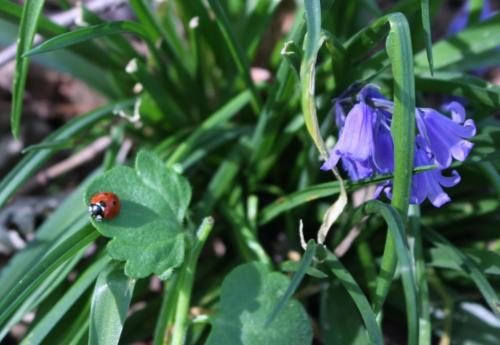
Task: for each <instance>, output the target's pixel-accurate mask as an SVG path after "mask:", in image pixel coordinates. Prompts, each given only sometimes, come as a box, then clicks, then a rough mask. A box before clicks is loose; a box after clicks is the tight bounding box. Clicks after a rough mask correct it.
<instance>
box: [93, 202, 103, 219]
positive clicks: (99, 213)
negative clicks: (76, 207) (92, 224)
mask: <svg viewBox="0 0 500 345" xmlns="http://www.w3.org/2000/svg"><path fill="white" fill-rule="evenodd" d="M89 213H90V216H91V217H92V218H94V219H95V220H96V221H98V222H100V221H101V220H103V218H104V207H103V206H102V205H101V204H100V203H98V204H90V205H89Z"/></svg>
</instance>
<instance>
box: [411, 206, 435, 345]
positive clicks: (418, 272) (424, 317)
mask: <svg viewBox="0 0 500 345" xmlns="http://www.w3.org/2000/svg"><path fill="white" fill-rule="evenodd" d="M408 214H409V216H410V219H409V225H410V235H411V236H412V238H413V255H414V257H415V278H416V279H415V280H416V282H417V288H418V309H419V329H418V333H419V336H418V341H419V345H430V344H431V342H432V339H431V336H432V326H431V315H430V305H429V286H428V283H427V272H426V267H425V261H424V252H423V247H422V233H421V228H420V207H419V206H418V205H410V209H409V212H408Z"/></svg>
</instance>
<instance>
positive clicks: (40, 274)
mask: <svg viewBox="0 0 500 345" xmlns="http://www.w3.org/2000/svg"><path fill="white" fill-rule="evenodd" d="M97 237H99V234H98V232H97V231H95V229H94V228H93V227H92V226H90V225H88V224H87V223H85V225H84V226H83V228H82V229H81V230H80V231H78V232H77V233H76V234H74V235H72V236H70V237H69V238H67V239H66V240H64V241H62V242H61V243H60V244H58V245H57V246H56V247H55V248H54V249H53V250H51V251H49V252H48V253H47V254H46V255H45V256H44V257H43V258H42V259H40V261H39V262H38V263H37V264H36V265H35V266H33V267H32V269H31V270H30V271H29V272H28V273H27V274H26V275H25V276H24V277H23V278H22V279H21V280H20V281H18V282H17V284H16V285H15V287H14V288H13V289H12V290H11V291H10V292H9V293H8V294H7V295H6V296H5V297H3V298H2V299H1V300H0V327H3V325H4V323H5V322H6V320H7V319H8V317H9V316H10V315H11V314H12V313H13V312H14V311H15V310H16V309H17V307H19V305H21V303H23V302H24V301H25V300H26V298H27V297H28V296H29V295H30V294H31V293H32V292H33V290H34V289H36V287H37V286H39V285H40V284H41V283H42V282H43V280H44V279H45V278H46V277H47V276H48V275H49V274H50V273H52V272H53V271H54V270H55V269H56V268H57V267H59V266H60V265H61V264H62V263H64V262H65V261H66V260H68V259H69V258H70V257H72V256H73V255H75V254H76V253H77V252H78V251H80V250H81V249H82V248H85V247H86V246H87V245H89V244H90V243H91V242H92V241H94V240H95V239H96V238H97Z"/></svg>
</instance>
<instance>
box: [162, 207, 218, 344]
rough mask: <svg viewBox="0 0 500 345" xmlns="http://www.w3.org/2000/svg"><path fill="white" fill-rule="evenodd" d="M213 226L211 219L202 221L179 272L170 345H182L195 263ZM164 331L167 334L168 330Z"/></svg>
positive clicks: (186, 324)
mask: <svg viewBox="0 0 500 345" xmlns="http://www.w3.org/2000/svg"><path fill="white" fill-rule="evenodd" d="M213 225H214V220H213V218H212V217H207V218H205V219H204V220H203V222H202V223H201V225H200V227H199V229H198V232H197V234H196V242H195V243H194V245H193V246H192V248H190V249H189V250H188V254H187V260H186V261H185V262H184V265H183V266H182V268H181V271H180V272H179V280H178V284H177V287H178V295H177V307H176V309H175V317H174V319H175V321H174V328H173V334H172V341H171V342H170V345H182V344H184V339H185V337H186V331H187V326H188V318H189V305H190V301H191V292H192V290H193V282H194V276H195V271H196V263H197V262H198V257H199V256H200V253H201V250H202V248H203V245H204V244H205V241H206V240H207V238H208V235H209V234H210V232H211V230H212V228H213ZM165 331H166V332H167V331H168V330H165ZM164 344H165V345H167V338H165V341H164Z"/></svg>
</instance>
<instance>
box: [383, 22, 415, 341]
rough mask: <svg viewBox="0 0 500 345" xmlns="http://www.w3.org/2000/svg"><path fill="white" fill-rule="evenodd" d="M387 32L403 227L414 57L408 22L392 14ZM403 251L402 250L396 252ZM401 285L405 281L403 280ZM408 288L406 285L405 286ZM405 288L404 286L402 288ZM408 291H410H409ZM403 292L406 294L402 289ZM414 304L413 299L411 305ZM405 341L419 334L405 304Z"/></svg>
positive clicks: (386, 257) (387, 261) (392, 253)
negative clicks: (407, 332)
mask: <svg viewBox="0 0 500 345" xmlns="http://www.w3.org/2000/svg"><path fill="white" fill-rule="evenodd" d="M387 19H388V22H389V25H390V31H389V35H388V36H387V39H386V50H387V53H388V55H389V59H390V61H391V67H392V76H393V78H394V83H393V87H394V113H393V115H392V124H391V135H392V139H393V142H394V178H393V189H392V201H391V205H392V206H393V207H394V208H395V209H396V210H397V211H398V212H399V215H400V216H401V219H402V222H403V228H404V226H405V225H404V224H406V217H407V213H408V206H409V200H410V188H411V182H412V175H413V150H414V145H415V81H414V76H413V53H412V47H411V36H410V28H409V26H408V22H407V20H406V18H405V16H404V15H402V14H401V13H395V14H391V15H389V16H387ZM393 236H394V233H393V232H391V231H388V232H387V238H386V242H385V247H384V254H383V256H382V261H381V263H380V272H381V274H380V277H379V278H380V279H378V280H377V286H376V295H377V296H379V299H378V300H377V301H376V303H375V313H377V314H379V313H380V312H381V311H382V306H383V304H384V301H385V298H386V296H387V294H388V292H389V288H390V286H391V283H392V280H393V277H394V274H395V271H396V265H397V260H398V256H397V255H400V256H401V255H402V254H401V253H398V250H397V248H396V247H397V246H398V244H396V246H395V243H394V240H395V239H394V237H393ZM399 249H400V250H403V249H402V248H399ZM403 281H404V280H403ZM408 284H409V283H408ZM405 285H406V284H405ZM408 289H409V288H408ZM405 292H407V293H409V290H408V291H407V289H406V288H405ZM412 303H416V299H415V300H414V301H413V302H412ZM407 310H408V326H409V334H408V340H409V341H410V342H411V343H413V344H414V343H416V341H417V336H418V334H416V333H414V332H416V329H414V328H413V327H414V324H413V320H412V319H411V318H410V317H412V318H413V317H415V316H416V314H414V313H413V311H412V310H411V305H410V301H409V300H407Z"/></svg>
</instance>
